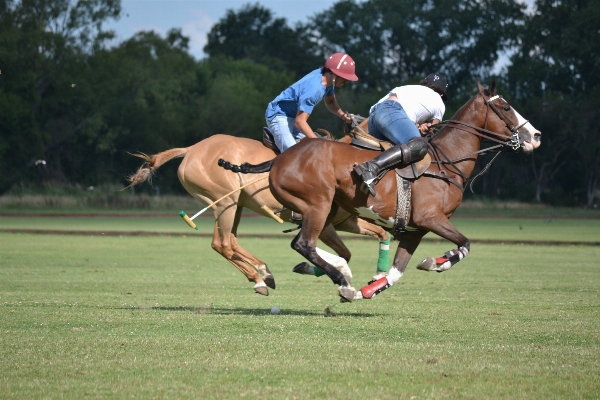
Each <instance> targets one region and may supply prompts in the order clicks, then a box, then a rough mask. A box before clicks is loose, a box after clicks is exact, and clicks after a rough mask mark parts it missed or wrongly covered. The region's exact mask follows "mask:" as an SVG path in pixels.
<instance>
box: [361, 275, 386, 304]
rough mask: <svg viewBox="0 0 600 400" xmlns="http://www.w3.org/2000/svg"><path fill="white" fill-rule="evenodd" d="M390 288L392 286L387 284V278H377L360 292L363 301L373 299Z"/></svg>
mask: <svg viewBox="0 0 600 400" xmlns="http://www.w3.org/2000/svg"><path fill="white" fill-rule="evenodd" d="M390 286H392V285H390V284H389V283H388V280H387V278H386V277H385V276H384V277H383V278H379V279H377V280H376V281H375V282H373V283H371V284H370V285H367V286H365V287H364V288H362V289H360V291H361V293H362V295H363V299H370V298H372V297H375V296H376V295H377V294H379V293H381V292H383V291H384V290H385V289H387V288H389V287H390Z"/></svg>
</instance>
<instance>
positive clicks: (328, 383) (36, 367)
mask: <svg viewBox="0 0 600 400" xmlns="http://www.w3.org/2000/svg"><path fill="white" fill-rule="evenodd" d="M256 220H257V221H258V220H260V219H256ZM264 220H265V221H268V220H266V219H264ZM126 221H129V220H126ZM457 221H458V220H457ZM3 222H4V221H2V222H0V223H3ZM175 222H176V223H178V224H181V223H182V222H181V221H177V220H176V219H175ZM495 222H496V221H495ZM553 223H554V222H553ZM187 229H189V228H187ZM523 231H525V229H524V230H523ZM240 243H241V244H242V245H243V246H245V247H246V248H248V249H251V251H252V252H253V253H255V254H256V255H258V256H259V257H261V258H263V259H264V260H266V261H267V262H268V264H269V267H270V268H271V270H272V271H273V273H274V274H275V278H276V281H277V285H278V286H277V290H271V295H270V296H269V297H262V296H259V295H256V294H254V293H253V290H252V284H251V283H249V282H247V281H246V280H245V278H244V277H243V276H242V275H241V274H240V273H239V272H238V271H237V270H235V269H234V268H233V267H232V266H231V265H230V264H229V263H227V262H226V261H225V260H223V259H222V258H221V257H220V256H219V255H218V254H217V253H215V252H214V251H212V250H211V249H210V239H208V238H197V237H191V236H188V237H180V236H177V237H127V236H124V237H122V238H120V237H100V236H94V237H90V236H55V235H26V234H3V233H0V354H1V359H2V363H1V364H0V398H2V399H10V398H19V399H34V398H139V399H148V398H189V399H200V398H202V399H213V398H214V399H223V398H232V399H239V398H262V399H286V398H289V399H293V398H297V399H317V398H319V399H321V398H323V399H339V398H360V399H375V398H377V399H415V398H420V399H423V398H436V399H438V398H461V399H462V398H473V399H480V398H504V399H514V398H532V399H540V398H565V399H566V398H569V399H570V398H598V393H600V383H599V382H598V380H597V374H598V372H599V371H600V357H599V355H600V339H599V336H600V318H599V316H600V315H599V311H600V272H599V270H598V267H597V260H598V259H599V258H600V247H590V246H554V247H552V246H527V245H521V246H508V245H487V244H479V245H476V246H473V247H472V253H471V254H470V255H469V257H468V258H467V259H465V260H464V261H462V262H461V263H459V264H457V265H456V266H454V267H453V268H452V269H451V270H449V271H447V272H444V273H442V274H433V273H426V272H423V271H418V270H416V269H414V265H415V264H416V262H417V261H419V260H420V259H422V258H423V257H426V256H439V255H441V254H442V253H443V252H444V251H446V250H448V249H449V248H450V247H449V246H448V244H442V243H439V244H438V243H424V244H422V245H421V246H420V247H419V249H418V250H417V252H416V254H415V256H414V258H413V260H412V262H411V264H410V266H409V268H408V269H407V272H406V274H405V275H404V277H403V278H402V279H401V282H400V283H399V284H397V285H396V286H394V287H392V288H390V289H389V290H387V291H385V292H384V293H382V294H381V295H379V296H377V297H376V298H375V299H373V300H364V301H357V302H353V303H351V304H339V303H338V299H337V295H336V290H335V286H334V285H333V284H331V282H330V281H329V280H328V279H327V278H325V277H323V278H314V277H307V276H300V275H296V274H293V273H291V272H290V270H291V267H292V266H293V265H294V264H295V263H297V262H299V261H300V257H299V256H298V255H297V254H296V253H295V252H293V251H292V250H291V249H290V248H289V240H287V239H257V238H241V239H240ZM348 245H349V247H350V249H351V250H352V251H353V254H354V256H353V259H352V261H351V263H350V265H351V267H352V268H353V271H354V277H355V278H354V280H355V286H357V287H360V286H361V284H364V283H366V281H367V280H369V278H370V276H371V275H372V273H373V272H374V271H373V270H374V269H375V262H376V253H375V251H374V249H373V243H372V242H369V241H359V240H349V241H348ZM273 305H279V306H280V307H281V309H282V313H281V314H280V315H271V314H270V313H269V310H270V308H271V307H272V306H273ZM326 307H331V308H332V310H333V312H334V313H335V314H336V316H334V317H325V316H324V314H323V310H324V309H325V308H326Z"/></svg>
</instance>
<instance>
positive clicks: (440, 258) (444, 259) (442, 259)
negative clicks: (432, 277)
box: [435, 257, 449, 265]
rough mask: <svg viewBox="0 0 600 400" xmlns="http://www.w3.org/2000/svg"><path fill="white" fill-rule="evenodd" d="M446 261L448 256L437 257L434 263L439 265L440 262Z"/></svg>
mask: <svg viewBox="0 0 600 400" xmlns="http://www.w3.org/2000/svg"><path fill="white" fill-rule="evenodd" d="M446 261H449V259H448V257H438V258H436V259H435V263H436V264H437V265H441V264H443V263H445V262H446Z"/></svg>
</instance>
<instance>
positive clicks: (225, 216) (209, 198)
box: [129, 135, 388, 296]
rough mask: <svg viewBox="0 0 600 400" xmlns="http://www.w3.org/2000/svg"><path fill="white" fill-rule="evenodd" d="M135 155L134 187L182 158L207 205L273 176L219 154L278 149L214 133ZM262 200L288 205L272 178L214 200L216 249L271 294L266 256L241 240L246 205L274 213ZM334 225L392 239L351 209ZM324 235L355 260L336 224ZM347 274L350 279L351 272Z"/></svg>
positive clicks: (188, 185) (187, 177)
mask: <svg viewBox="0 0 600 400" xmlns="http://www.w3.org/2000/svg"><path fill="white" fill-rule="evenodd" d="M312 140H325V139H312ZM136 156H138V157H140V158H142V159H144V160H145V163H144V165H142V167H140V169H139V170H138V171H137V172H136V173H135V174H134V175H132V176H131V177H130V178H129V180H130V182H131V186H134V185H138V184H140V183H142V182H144V181H146V180H147V179H148V178H149V177H150V176H151V175H152V174H153V173H154V172H155V171H156V170H157V169H158V168H159V167H160V166H161V165H163V164H164V163H166V162H168V161H170V160H172V159H174V158H178V157H183V161H182V162H181V164H180V165H179V169H178V171H177V176H178V177H179V181H180V182H181V184H182V185H183V187H184V188H185V189H186V190H187V191H188V193H189V194H191V195H192V196H193V197H194V198H195V199H197V200H198V201H200V202H201V203H203V204H204V205H208V204H210V203H212V202H214V201H216V200H218V199H219V198H221V197H223V196H225V195H226V194H228V193H230V192H232V191H234V190H236V189H240V188H241V187H242V186H244V185H247V184H249V183H251V182H252V181H255V180H257V179H260V178H262V177H266V176H267V175H268V173H264V174H258V175H244V174H241V173H233V172H231V171H226V170H225V169H223V168H220V167H219V166H218V165H217V161H218V160H219V159H220V158H224V159H227V160H230V161H232V162H236V163H242V162H244V161H247V162H251V163H253V164H259V163H262V162H265V161H268V160H272V159H273V158H274V157H275V156H276V153H275V152H274V151H273V150H271V149H269V148H267V147H265V146H264V145H263V144H262V143H261V142H259V141H257V140H252V139H247V138H239V137H234V136H229V135H214V136H211V137H209V138H207V139H205V140H202V141H200V142H198V143H196V144H195V145H193V146H190V147H187V148H175V149H170V150H166V151H163V152H161V153H158V154H155V155H153V156H147V155H144V154H137V155H136ZM263 205H266V206H267V207H268V208H269V209H271V210H281V209H283V208H284V207H283V206H282V205H281V203H280V202H278V201H277V200H275V198H274V197H273V195H272V194H271V191H270V190H269V183H268V180H267V179H262V180H258V181H257V182H256V183H253V184H250V185H248V186H246V187H245V188H243V189H241V190H238V191H235V192H234V193H233V194H231V195H230V196H227V197H225V198H224V199H223V200H221V201H219V202H218V203H217V204H215V205H214V206H213V207H212V211H213V215H214V219H215V227H214V234H213V240H212V248H213V249H214V250H215V251H217V252H218V253H219V254H221V255H222V256H223V257H224V258H225V259H226V260H227V261H229V262H230V263H231V264H233V265H234V266H235V267H236V268H237V269H239V270H240V271H241V272H242V273H243V274H244V275H245V276H246V277H247V278H248V280H249V281H251V282H254V283H255V285H254V290H255V291H256V292H257V293H259V294H262V295H265V296H268V294H269V291H268V289H267V286H268V287H270V288H272V289H275V279H274V278H273V275H272V274H271V272H270V271H269V268H268V267H267V265H266V264H265V263H264V262H263V261H261V260H260V259H258V258H257V257H255V256H254V255H252V254H251V253H250V252H248V251H247V250H245V249H244V248H243V247H241V246H240V245H239V243H238V242H237V239H236V236H237V228H238V225H239V223H240V219H241V216H242V210H243V209H244V208H248V209H250V210H252V211H254V212H256V213H258V214H261V215H264V216H266V217H270V216H269V214H268V213H267V211H265V210H264V209H263V208H262V206H263ZM279 216H280V217H281V219H283V220H284V221H287V222H290V221H291V211H290V210H284V211H282V212H281V213H280V214H279ZM332 224H333V226H335V229H337V230H340V231H345V232H351V233H357V234H361V235H369V236H372V237H374V238H377V239H379V240H380V241H383V240H387V238H388V236H387V233H386V231H385V230H384V229H382V228H381V227H379V226H377V225H373V224H371V223H368V222H366V221H363V220H359V219H358V218H357V217H356V216H353V215H351V214H350V213H348V212H346V211H340V212H339V213H337V215H336V216H335V217H333V220H332ZM319 238H320V239H321V240H322V241H323V243H325V244H326V245H327V246H329V247H331V248H332V249H334V250H335V252H336V253H337V254H338V255H339V256H340V257H341V258H343V259H344V260H345V261H346V262H347V261H349V260H350V251H349V250H348V248H347V247H346V246H345V245H344V243H343V242H342V240H341V239H340V238H339V236H338V235H337V234H336V233H335V230H334V229H333V227H328V228H327V229H325V230H324V231H323V232H322V233H321V234H320V236H319ZM348 271H349V270H348ZM350 276H351V275H350ZM346 277H347V278H348V276H347V275H346Z"/></svg>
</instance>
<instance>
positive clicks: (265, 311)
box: [127, 305, 381, 318]
mask: <svg viewBox="0 0 600 400" xmlns="http://www.w3.org/2000/svg"><path fill="white" fill-rule="evenodd" d="M332 308H333V307H331V306H330V307H326V308H325V309H322V310H320V309H317V310H290V309H285V308H284V309H282V310H281V314H280V315H293V316H304V317H309V316H310V317H322V316H326V317H352V318H366V317H376V316H380V315H381V314H380V313H377V314H375V313H364V312H356V311H344V310H342V309H335V310H332ZM127 309H128V310H132V309H133V310H135V309H136V308H130V307H128V308H127ZM137 309H138V310H140V311H171V312H172V311H183V312H191V313H195V314H201V315H211V314H212V315H253V316H267V315H271V310H270V309H269V308H242V307H213V306H212V305H201V306H178V307H167V306H155V307H148V308H144V307H137Z"/></svg>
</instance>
